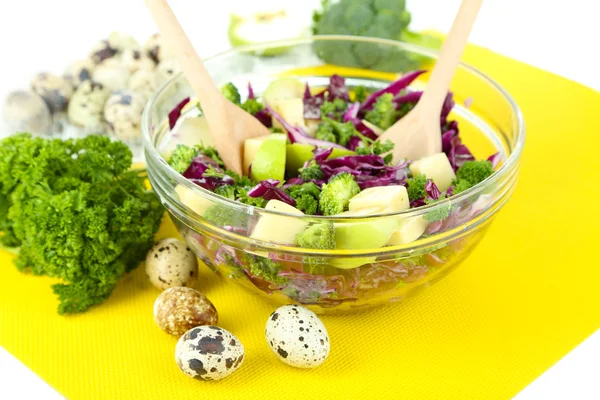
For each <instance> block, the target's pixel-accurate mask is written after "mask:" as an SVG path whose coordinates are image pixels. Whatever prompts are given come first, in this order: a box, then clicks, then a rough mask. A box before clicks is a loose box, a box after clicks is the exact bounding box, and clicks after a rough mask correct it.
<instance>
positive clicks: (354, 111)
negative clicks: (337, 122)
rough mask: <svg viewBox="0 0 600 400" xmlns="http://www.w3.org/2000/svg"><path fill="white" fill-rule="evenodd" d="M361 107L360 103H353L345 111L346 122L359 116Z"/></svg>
mask: <svg viewBox="0 0 600 400" xmlns="http://www.w3.org/2000/svg"><path fill="white" fill-rule="evenodd" d="M359 109H360V103H359V102H356V103H352V105H351V106H350V107H348V109H347V110H346V112H345V113H344V122H348V121H352V120H354V119H356V118H357V117H358V110H359Z"/></svg>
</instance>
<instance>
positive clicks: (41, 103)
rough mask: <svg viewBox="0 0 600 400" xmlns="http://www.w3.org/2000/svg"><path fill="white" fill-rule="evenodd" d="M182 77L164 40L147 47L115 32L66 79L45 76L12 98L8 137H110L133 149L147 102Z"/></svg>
mask: <svg viewBox="0 0 600 400" xmlns="http://www.w3.org/2000/svg"><path fill="white" fill-rule="evenodd" d="M179 71H180V68H179V66H178V64H177V62H176V61H175V60H174V55H173V54H172V53H171V52H169V49H168V46H164V45H163V40H162V38H161V36H160V34H154V35H152V36H151V37H150V38H149V39H148V41H147V42H146V43H145V44H144V45H143V46H142V45H140V44H139V43H138V41H137V40H136V39H135V38H133V37H132V36H130V35H128V34H126V33H122V32H113V33H111V34H110V35H109V37H108V38H107V39H105V40H101V41H100V42H98V43H96V45H94V46H93V47H92V49H91V51H90V53H89V54H88V56H87V57H86V58H83V59H80V60H76V61H74V62H72V63H71V64H70V65H69V66H67V68H66V69H65V71H64V73H63V74H62V76H60V75H58V74H55V73H52V72H41V73H39V74H37V75H35V76H34V77H33V79H32V81H31V84H30V88H28V89H27V90H16V91H14V92H11V93H10V94H8V96H7V97H6V99H5V101H4V107H3V119H4V122H5V125H6V128H7V129H8V132H9V134H12V133H17V132H30V133H31V134H33V135H51V136H57V137H61V138H66V137H73V136H75V137H77V136H85V135H88V134H107V135H109V136H111V137H112V138H114V139H117V140H121V141H123V142H125V143H128V144H134V143H137V142H139V141H140V139H141V116H142V111H143V108H144V106H145V105H146V103H147V101H148V100H149V98H150V97H151V96H152V94H153V93H154V92H155V91H156V90H157V89H158V88H159V87H160V86H161V85H162V84H163V83H164V82H166V81H167V80H168V79H169V78H170V77H172V76H173V75H175V74H177V73H178V72H179Z"/></svg>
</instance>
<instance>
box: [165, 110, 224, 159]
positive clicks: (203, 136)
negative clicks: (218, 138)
mask: <svg viewBox="0 0 600 400" xmlns="http://www.w3.org/2000/svg"><path fill="white" fill-rule="evenodd" d="M178 144H183V145H186V146H196V145H199V144H202V145H204V146H209V147H214V146H215V140H214V139H213V137H212V135H211V134H210V131H209V129H208V123H207V122H206V118H204V117H191V118H184V119H182V120H181V121H180V122H178V123H177V126H176V128H175V131H174V132H173V134H172V136H171V138H170V139H169V142H168V144H167V145H166V146H165V147H164V148H163V150H162V151H163V152H164V153H165V154H171V152H173V151H174V150H175V147H176V146H177V145H178Z"/></svg>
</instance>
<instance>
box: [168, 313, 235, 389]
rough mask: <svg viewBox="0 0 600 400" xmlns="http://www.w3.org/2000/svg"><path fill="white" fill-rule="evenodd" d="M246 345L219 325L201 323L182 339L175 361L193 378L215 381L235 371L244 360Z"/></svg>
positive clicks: (180, 339) (179, 342) (176, 349)
mask: <svg viewBox="0 0 600 400" xmlns="http://www.w3.org/2000/svg"><path fill="white" fill-rule="evenodd" d="M244 354H245V350H244V346H243V345H242V342H240V340H239V339H238V338H237V337H235V336H234V335H233V334H232V333H231V332H228V331H226V330H225V329H222V328H220V327H218V326H214V325H209V326H198V327H196V328H192V329H190V330H189V331H187V332H186V333H184V334H183V336H181V337H180V338H179V341H178V342H177V345H176V346H175V361H176V362H177V365H178V366H179V369H181V371H183V372H184V373H185V374H186V375H188V376H191V377H192V378H194V379H198V380H204V381H216V380H219V379H223V378H226V377H228V376H229V375H231V374H232V373H234V372H235V371H236V370H237V369H238V368H239V367H240V366H241V365H242V362H243V361H244Z"/></svg>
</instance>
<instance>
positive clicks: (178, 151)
mask: <svg viewBox="0 0 600 400" xmlns="http://www.w3.org/2000/svg"><path fill="white" fill-rule="evenodd" d="M197 154H198V149H197V148H195V147H189V146H186V145H184V144H178V145H177V147H175V150H174V151H173V154H171V158H169V165H170V166H171V167H172V168H173V169H174V170H175V171H177V172H179V173H180V174H183V173H184V172H185V171H186V170H187V169H188V168H189V166H190V165H191V164H192V160H193V159H194V157H196V155H197Z"/></svg>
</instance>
